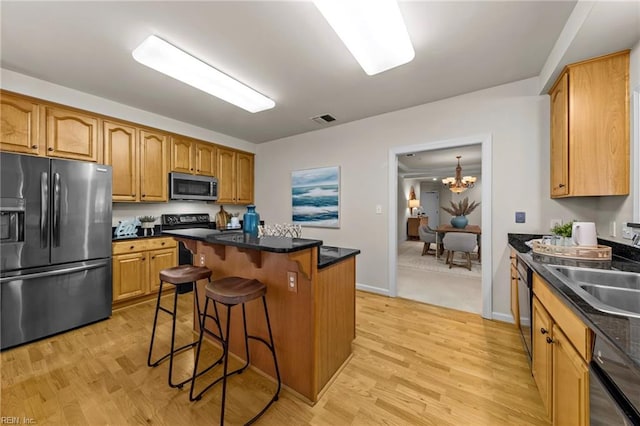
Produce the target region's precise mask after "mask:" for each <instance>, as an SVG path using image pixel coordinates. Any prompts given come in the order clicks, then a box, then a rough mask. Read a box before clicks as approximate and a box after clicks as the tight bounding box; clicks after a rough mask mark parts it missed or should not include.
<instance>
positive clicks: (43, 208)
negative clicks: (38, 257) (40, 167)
mask: <svg viewBox="0 0 640 426" xmlns="http://www.w3.org/2000/svg"><path fill="white" fill-rule="evenodd" d="M48 237H49V173H47V172H42V173H41V174H40V248H47V240H48Z"/></svg>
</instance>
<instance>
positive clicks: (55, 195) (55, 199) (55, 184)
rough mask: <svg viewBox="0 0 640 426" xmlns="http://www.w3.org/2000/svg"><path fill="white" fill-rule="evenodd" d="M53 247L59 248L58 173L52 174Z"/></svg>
mask: <svg viewBox="0 0 640 426" xmlns="http://www.w3.org/2000/svg"><path fill="white" fill-rule="evenodd" d="M53 245H54V246H55V247H59V246H60V173H54V174H53Z"/></svg>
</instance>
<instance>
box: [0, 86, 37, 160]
mask: <svg viewBox="0 0 640 426" xmlns="http://www.w3.org/2000/svg"><path fill="white" fill-rule="evenodd" d="M38 120H39V107H38V104H36V103H35V102H31V101H29V100H26V99H22V98H19V97H17V96H11V95H8V94H6V93H1V94H0V150H2V151H11V152H19V153H22V154H33V155H43V154H44V146H41V144H40V143H39V134H40V131H39V126H38Z"/></svg>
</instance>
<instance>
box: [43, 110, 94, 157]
mask: <svg viewBox="0 0 640 426" xmlns="http://www.w3.org/2000/svg"><path fill="white" fill-rule="evenodd" d="M44 111H45V112H44V115H45V122H46V130H45V138H46V144H47V155H48V156H49V157H57V158H69V159H73V160H84V161H93V162H101V161H102V158H101V155H100V149H99V148H100V144H99V141H98V125H99V122H98V118H97V117H94V116H92V115H88V114H83V113H80V112H76V111H71V110H66V109H62V108H58V107H53V106H45V107H44Z"/></svg>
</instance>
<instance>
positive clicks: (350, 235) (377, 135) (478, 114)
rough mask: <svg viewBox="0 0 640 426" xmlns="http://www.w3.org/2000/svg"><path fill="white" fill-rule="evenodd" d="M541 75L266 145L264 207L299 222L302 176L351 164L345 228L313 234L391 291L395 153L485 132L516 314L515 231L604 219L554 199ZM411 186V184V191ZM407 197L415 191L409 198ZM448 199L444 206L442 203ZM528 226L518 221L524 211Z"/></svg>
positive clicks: (345, 185) (505, 286) (587, 203)
mask: <svg viewBox="0 0 640 426" xmlns="http://www.w3.org/2000/svg"><path fill="white" fill-rule="evenodd" d="M537 85H538V81H537V78H532V79H528V80H523V81H519V82H514V83H511V84H506V85H502V86H498V87H495V88H491V89H487V90H483V91H479V92H474V93H470V94H466V95H462V96H459V97H455V98H451V99H447V100H443V101H439V102H434V103H430V104H425V105H421V106H417V107H414V108H409V109H405V110H401V111H396V112H392V113H388V114H383V115H380V116H376V117H371V118H368V119H364V120H360V121H356V122H352V123H346V124H344V125H340V126H335V127H330V128H327V129H322V130H318V131H314V132H310V133H306V134H302V135H298V136H293V137H288V138H284V139H280V140H276V141H272V142H269V143H265V144H260V145H258V146H257V153H258V155H259V156H260V158H261V161H259V162H257V163H256V201H257V205H258V209H259V210H260V211H261V212H262V214H263V215H264V216H266V217H269V218H270V219H271V220H273V221H276V222H280V221H282V222H285V221H290V220H291V196H290V173H291V171H292V170H297V169H306V168H313V167H323V166H329V165H338V166H340V167H341V172H342V176H341V185H342V186H341V227H340V229H322V228H305V229H304V231H303V235H304V236H305V237H309V238H319V239H322V240H324V242H325V244H330V245H338V246H344V247H354V248H359V249H360V250H362V253H361V254H360V255H359V256H358V259H357V265H358V266H357V282H358V283H359V284H360V285H362V286H363V287H365V288H366V287H369V288H371V289H372V290H374V291H378V292H381V293H386V292H387V291H388V290H389V283H388V279H387V277H388V262H387V259H388V250H389V249H388V229H387V223H388V219H387V214H388V212H386V211H383V213H382V214H376V213H375V209H376V206H377V205H380V206H383V208H384V207H386V206H388V205H389V202H388V197H389V193H390V190H389V188H388V183H387V176H388V164H387V159H388V154H389V150H390V149H391V148H392V147H398V146H410V145H413V144H424V143H428V142H435V141H442V140H448V139H453V138H464V137H467V136H472V135H478V134H491V135H492V146H493V152H492V165H493V170H492V181H491V182H483V185H492V188H493V199H492V200H483V202H488V203H492V208H493V218H492V226H493V235H492V236H491V244H492V247H493V259H492V260H491V263H489V262H487V263H486V265H487V267H490V268H491V276H492V285H493V309H492V310H493V312H494V314H496V317H503V316H504V317H505V318H506V317H509V315H510V314H509V269H508V268H509V258H508V247H507V233H509V232H523V233H544V232H548V230H549V223H550V220H551V219H554V218H561V219H566V220H570V219H579V220H589V219H593V220H595V216H597V206H596V204H597V202H598V199H597V198H593V197H590V198H586V199H585V198H582V199H570V200H560V201H556V200H551V199H550V197H549V179H550V177H549V162H550V159H549V99H548V96H547V95H542V96H539V95H537V87H538V86H537ZM405 186H406V185H405V184H403V183H402V182H401V180H400V181H399V183H398V202H397V205H398V218H399V223H398V235H399V236H400V235H404V219H400V218H406V215H408V209H406V207H405V204H406V199H407V195H408V187H406V188H405ZM409 186H410V185H409ZM405 193H406V194H405ZM441 202H442V200H441ZM516 211H524V212H526V214H527V221H526V223H524V224H516V223H515V212H516Z"/></svg>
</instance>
